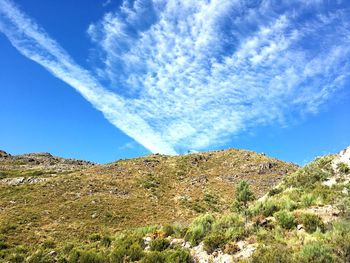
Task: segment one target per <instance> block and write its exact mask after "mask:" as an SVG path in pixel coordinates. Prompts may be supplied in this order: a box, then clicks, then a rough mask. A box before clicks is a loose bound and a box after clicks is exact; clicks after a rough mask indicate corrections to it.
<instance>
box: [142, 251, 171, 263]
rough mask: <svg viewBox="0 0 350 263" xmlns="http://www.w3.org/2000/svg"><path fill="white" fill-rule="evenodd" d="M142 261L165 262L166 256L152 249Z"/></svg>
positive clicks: (150, 262) (147, 262) (145, 262)
mask: <svg viewBox="0 0 350 263" xmlns="http://www.w3.org/2000/svg"><path fill="white" fill-rule="evenodd" d="M141 262H142V263H163V262H165V256H164V254H163V253H162V252H159V251H152V252H149V253H146V254H145V256H144V258H143V259H142V260H141Z"/></svg>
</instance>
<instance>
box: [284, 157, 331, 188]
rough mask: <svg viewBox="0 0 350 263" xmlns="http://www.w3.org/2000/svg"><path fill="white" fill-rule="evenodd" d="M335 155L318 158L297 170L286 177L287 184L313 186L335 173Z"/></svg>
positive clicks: (302, 186) (303, 186) (301, 186)
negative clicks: (332, 164) (333, 166)
mask: <svg viewBox="0 0 350 263" xmlns="http://www.w3.org/2000/svg"><path fill="white" fill-rule="evenodd" d="M333 159H334V156H330V155H329V156H324V157H320V158H317V159H316V160H314V161H313V162H311V163H310V164H308V165H306V166H305V167H303V168H300V169H299V170H297V171H296V172H295V173H294V174H292V175H291V176H288V177H286V179H285V184H286V185H287V186H292V187H300V188H303V189H305V188H313V187H314V186H315V185H316V184H317V183H320V182H321V181H324V180H325V179H326V178H328V177H330V176H332V175H333V168H332V166H331V163H332V160H333Z"/></svg>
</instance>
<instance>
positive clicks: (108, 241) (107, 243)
mask: <svg viewBox="0 0 350 263" xmlns="http://www.w3.org/2000/svg"><path fill="white" fill-rule="evenodd" d="M111 244H112V238H111V237H109V236H103V237H102V238H101V245H102V246H104V247H110V246H111Z"/></svg>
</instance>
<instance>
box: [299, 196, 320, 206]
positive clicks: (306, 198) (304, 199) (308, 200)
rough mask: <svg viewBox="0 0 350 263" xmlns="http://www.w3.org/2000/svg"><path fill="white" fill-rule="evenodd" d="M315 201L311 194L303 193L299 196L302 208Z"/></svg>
mask: <svg viewBox="0 0 350 263" xmlns="http://www.w3.org/2000/svg"><path fill="white" fill-rule="evenodd" d="M315 203H316V197H315V195H313V194H309V193H307V194H304V195H302V196H301V204H302V206H303V207H304V208H307V207H310V206H312V205H314V204H315Z"/></svg>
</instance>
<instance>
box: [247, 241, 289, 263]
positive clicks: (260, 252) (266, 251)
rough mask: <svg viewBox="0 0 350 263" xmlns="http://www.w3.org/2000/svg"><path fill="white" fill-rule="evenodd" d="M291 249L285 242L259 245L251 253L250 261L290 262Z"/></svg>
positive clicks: (267, 262)
mask: <svg viewBox="0 0 350 263" xmlns="http://www.w3.org/2000/svg"><path fill="white" fill-rule="evenodd" d="M290 255H291V251H289V249H288V248H287V246H286V245H285V244H274V245H270V246H261V245H260V246H259V247H258V248H257V250H256V251H255V252H254V254H253V255H252V260H251V262H252V263H292V262H293V260H292V259H291V256H290Z"/></svg>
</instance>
